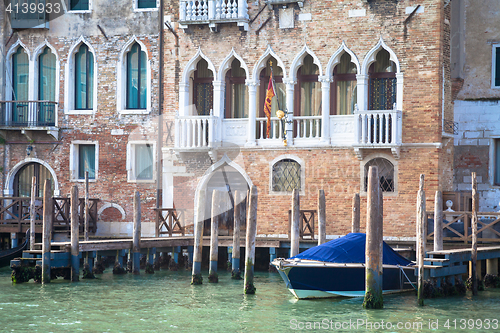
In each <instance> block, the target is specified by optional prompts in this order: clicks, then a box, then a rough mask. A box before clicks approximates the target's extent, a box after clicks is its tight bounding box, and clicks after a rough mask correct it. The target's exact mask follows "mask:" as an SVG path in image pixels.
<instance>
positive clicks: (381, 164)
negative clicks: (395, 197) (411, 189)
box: [364, 158, 394, 192]
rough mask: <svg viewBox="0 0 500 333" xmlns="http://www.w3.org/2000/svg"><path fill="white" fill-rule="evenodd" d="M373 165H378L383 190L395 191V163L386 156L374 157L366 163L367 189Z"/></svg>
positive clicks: (365, 186)
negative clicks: (369, 170) (369, 171)
mask: <svg viewBox="0 0 500 333" xmlns="http://www.w3.org/2000/svg"><path fill="white" fill-rule="evenodd" d="M371 166H376V167H378V177H379V180H380V188H381V189H382V191H383V192H394V165H392V163H391V162H389V160H386V159H385V158H374V159H372V160H370V161H368V162H367V163H366V164H365V184H364V188H365V191H366V190H367V185H368V169H369V168H370V167H371Z"/></svg>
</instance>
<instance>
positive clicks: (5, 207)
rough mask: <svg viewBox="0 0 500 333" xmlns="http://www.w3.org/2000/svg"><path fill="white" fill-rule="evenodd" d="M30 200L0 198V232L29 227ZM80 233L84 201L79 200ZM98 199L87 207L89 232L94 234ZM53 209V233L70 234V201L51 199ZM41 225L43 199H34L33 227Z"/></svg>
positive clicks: (21, 229)
mask: <svg viewBox="0 0 500 333" xmlns="http://www.w3.org/2000/svg"><path fill="white" fill-rule="evenodd" d="M30 201H31V199H30V198H26V197H3V198H0V230H2V229H4V230H15V231H12V232H24V231H26V230H27V229H28V228H29V225H30ZM79 201H80V202H79V208H80V209H79V219H80V221H79V222H80V232H83V228H84V223H83V222H84V206H85V199H83V198H80V200H79ZM98 201H99V199H90V205H89V206H90V207H89V231H90V232H92V233H95V232H96V230H97V203H98ZM52 202H53V205H54V209H53V224H52V225H53V231H54V232H62V233H64V232H68V233H69V232H70V229H71V218H70V199H69V198H52ZM42 223H43V198H35V226H36V227H40V228H41V227H42Z"/></svg>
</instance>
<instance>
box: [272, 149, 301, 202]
mask: <svg viewBox="0 0 500 333" xmlns="http://www.w3.org/2000/svg"><path fill="white" fill-rule="evenodd" d="M281 160H293V161H295V162H297V163H298V164H299V165H300V191H299V194H300V195H305V193H306V191H305V187H306V181H305V180H306V171H305V169H306V165H305V163H304V160H303V159H301V158H300V157H298V156H295V155H290V154H285V155H280V156H278V157H276V158H275V159H274V160H272V161H271V162H269V194H272V195H291V194H292V192H285V191H274V190H273V166H274V165H275V164H276V163H278V162H280V161H281Z"/></svg>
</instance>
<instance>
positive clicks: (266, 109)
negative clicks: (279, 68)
mask: <svg viewBox="0 0 500 333" xmlns="http://www.w3.org/2000/svg"><path fill="white" fill-rule="evenodd" d="M274 96H275V94H274V86H273V73H272V72H271V77H270V78H269V84H268V85H267V93H266V101H265V103H264V113H265V115H266V117H267V138H269V132H270V131H271V102H272V100H273V97H274Z"/></svg>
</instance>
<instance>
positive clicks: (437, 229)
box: [434, 191, 443, 251]
mask: <svg viewBox="0 0 500 333" xmlns="http://www.w3.org/2000/svg"><path fill="white" fill-rule="evenodd" d="M442 249H443V194H442V193H441V191H436V196H435V198H434V251H441V250H442Z"/></svg>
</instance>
